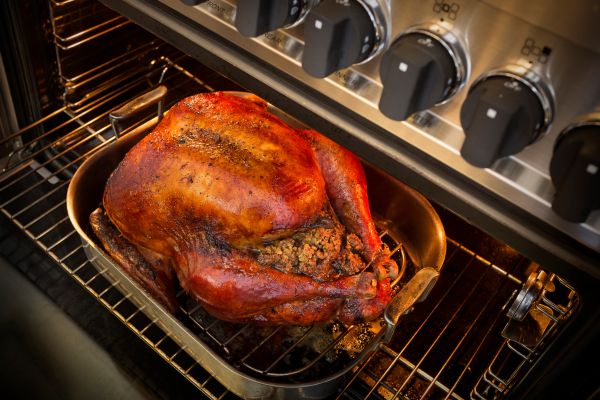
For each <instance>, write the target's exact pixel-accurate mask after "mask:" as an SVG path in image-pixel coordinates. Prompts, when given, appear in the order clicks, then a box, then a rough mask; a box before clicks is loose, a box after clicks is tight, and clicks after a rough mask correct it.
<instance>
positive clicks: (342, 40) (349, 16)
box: [302, 0, 376, 78]
mask: <svg viewBox="0 0 600 400" xmlns="http://www.w3.org/2000/svg"><path fill="white" fill-rule="evenodd" d="M375 37H376V29H375V26H374V25H373V21H372V19H371V16H370V15H369V12H368V11H367V9H366V8H365V7H363V5H362V4H361V3H359V2H357V1H356V0H349V1H344V2H338V1H334V0H326V1H324V2H322V3H320V4H319V5H318V6H317V7H315V8H313V9H312V10H311V11H310V12H309V13H308V15H307V16H306V21H305V22H304V41H305V45H304V53H303V55H302V67H303V68H304V70H305V71H306V72H308V73H309V74H311V75H313V76H315V77H318V78H323V77H326V76H327V75H329V74H331V73H332V72H334V71H337V70H339V69H342V68H346V67H349V66H350V65H352V64H356V63H359V62H361V61H364V60H365V59H367V58H368V57H369V56H370V55H371V53H372V51H373V48H374V46H375Z"/></svg>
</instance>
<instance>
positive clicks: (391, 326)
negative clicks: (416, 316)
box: [383, 267, 440, 343]
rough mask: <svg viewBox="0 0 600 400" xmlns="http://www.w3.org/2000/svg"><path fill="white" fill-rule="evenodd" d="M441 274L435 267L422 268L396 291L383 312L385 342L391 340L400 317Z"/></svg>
mask: <svg viewBox="0 0 600 400" xmlns="http://www.w3.org/2000/svg"><path fill="white" fill-rule="evenodd" d="M439 275H440V274H439V271H437V270H436V269H434V268H429V267H426V268H422V269H420V270H419V271H417V273H416V274H415V275H414V276H413V277H412V278H411V280H410V281H408V282H407V283H406V284H405V285H404V286H402V288H401V289H400V291H399V292H398V293H396V295H395V296H394V298H393V299H392V301H391V302H390V304H388V306H387V307H386V309H385V312H384V314H383V316H384V318H385V322H386V324H387V327H386V332H385V337H384V338H383V340H384V342H386V343H387V342H389V341H390V339H391V338H392V336H393V335H394V331H395V330H396V325H397V324H398V320H399V319H400V317H401V316H402V315H403V314H405V313H406V312H407V311H408V310H410V308H411V307H412V306H413V305H414V304H415V303H416V302H418V301H421V300H422V299H423V298H424V297H425V296H427V295H428V294H429V291H430V290H431V288H433V286H434V285H435V283H436V282H437V278H438V276H439Z"/></svg>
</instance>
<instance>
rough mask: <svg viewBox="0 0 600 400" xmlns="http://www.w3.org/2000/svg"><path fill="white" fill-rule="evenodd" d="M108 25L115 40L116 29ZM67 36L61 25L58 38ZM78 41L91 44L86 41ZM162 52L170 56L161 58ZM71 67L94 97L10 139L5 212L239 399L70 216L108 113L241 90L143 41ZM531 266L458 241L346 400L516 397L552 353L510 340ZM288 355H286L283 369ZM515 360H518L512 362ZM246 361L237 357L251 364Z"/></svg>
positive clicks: (156, 338) (185, 367)
mask: <svg viewBox="0 0 600 400" xmlns="http://www.w3.org/2000/svg"><path fill="white" fill-rule="evenodd" d="M72 3H77V1H70V0H68V1H62V2H59V1H55V0H53V1H52V5H51V6H52V7H54V8H57V7H58V8H60V7H63V6H70V5H72ZM83 3H86V2H83ZM106 18H108V20H110V18H111V17H110V15H107V16H106ZM119 23H120V22H119ZM99 24H100V25H102V22H99ZM102 26H103V27H105V28H106V29H107V30H109V31H110V32H112V31H113V30H112V29H110V28H109V26H110V25H109V24H107V25H102ZM126 26H128V24H123V26H121V27H120V28H119V29H124V28H125V27H126ZM98 29H104V28H98ZM94 32H95V30H92V29H90V30H89V32H88V33H89V35H90V36H89V40H94V37H95V36H94V35H95V33H94ZM59 33H60V31H59V30H58V25H57V26H56V27H55V34H56V35H58V34H59ZM107 34H108V33H107ZM72 36H73V35H71V37H72ZM77 37H78V38H80V39H81V40H86V39H85V35H79V36H77ZM57 39H58V38H57ZM61 42H67V41H64V40H61ZM73 44H74V43H70V44H68V45H64V44H63V45H61V46H58V48H59V49H60V50H61V51H62V50H63V49H62V47H64V46H66V47H69V46H71V47H70V48H71V49H72V48H78V47H79V46H73ZM82 45H83V44H82ZM57 51H58V50H57ZM161 53H162V54H168V55H169V57H164V56H160V55H159V54H161ZM61 57H62V56H61ZM141 60H142V61H143V62H141ZM134 65H135V66H136V68H133V66H134ZM67 69H68V68H65V69H64V70H63V74H62V75H61V77H62V78H63V80H64V81H63V82H64V85H65V92H66V93H67V94H68V92H69V88H70V87H72V86H76V85H80V86H81V87H82V88H83V89H82V90H84V91H85V93H83V94H81V95H80V96H79V97H78V98H77V99H76V100H73V99H72V98H69V96H68V95H66V96H65V106H64V107H62V108H60V109H58V110H56V111H54V112H52V113H50V114H48V115H46V116H45V117H44V118H42V119H40V120H39V121H37V122H36V123H34V124H32V125H30V126H27V127H25V128H23V129H21V130H20V131H19V132H15V133H14V134H12V135H10V136H9V137H7V138H6V139H4V142H3V144H4V143H7V142H14V143H15V147H16V148H15V150H14V151H13V152H12V153H11V154H10V155H9V156H8V157H7V158H6V159H5V160H3V164H1V166H2V173H1V175H0V210H1V211H2V213H3V214H4V215H5V216H6V217H7V218H9V219H10V220H11V221H12V222H13V223H14V224H15V225H17V226H18V227H19V228H20V229H21V230H22V231H23V232H25V233H26V234H27V235H28V236H29V237H30V238H31V240H32V241H34V242H35V243H36V244H37V245H38V246H39V247H40V248H41V249H42V250H43V251H44V252H46V253H47V254H48V255H49V256H50V257H51V258H52V259H53V260H54V261H55V262H56V263H57V264H58V265H59V266H60V267H62V269H63V270H64V271H65V273H66V274H68V275H69V276H71V277H72V278H73V279H74V280H75V281H77V282H78V283H79V284H80V285H81V286H82V287H83V288H85V290H86V291H87V292H88V293H89V294H90V295H91V296H93V297H94V298H96V299H97V300H98V301H99V302H100V303H101V304H102V305H103V306H104V307H105V308H106V309H107V310H108V311H109V312H110V313H112V314H113V315H114V316H115V317H116V318H118V319H119V320H120V321H121V322H122V323H123V324H124V325H126V326H127V327H128V328H129V329H130V330H131V331H133V332H134V333H135V334H136V335H137V336H138V337H139V338H140V339H141V340H142V341H144V342H145V343H146V344H147V345H148V346H150V347H151V348H152V349H154V350H155V351H156V352H157V353H158V354H159V355H160V356H161V357H162V358H163V359H164V360H165V361H166V362H168V363H169V364H170V365H171V366H172V367H173V368H175V369H176V370H177V371H178V372H179V373H181V374H182V375H183V376H185V377H186V378H187V379H188V380H189V381H190V382H192V383H193V384H194V385H195V386H196V387H197V388H198V389H199V390H200V391H201V392H202V393H204V394H205V395H206V396H208V397H209V398H211V399H233V398H237V397H236V396H235V395H234V394H233V393H232V392H230V391H229V390H228V389H227V388H226V387H224V386H223V385H222V384H221V383H219V382H218V381H217V380H216V379H215V378H213V377H212V376H211V375H210V374H209V373H208V372H207V371H206V370H205V369H203V368H202V367H201V366H200V365H199V364H198V363H196V362H195V361H194V358H193V357H192V356H191V355H190V354H189V353H188V351H187V349H186V348H185V347H181V346H179V345H178V344H177V343H176V342H175V341H174V340H173V339H172V337H171V333H170V332H169V331H167V330H165V329H164V328H163V327H161V326H159V324H158V323H157V322H158V321H157V320H155V319H151V318H148V317H147V316H146V315H145V313H144V306H143V305H142V306H136V305H135V304H134V302H132V301H131V295H130V294H126V293H125V294H124V293H122V292H121V291H120V290H119V289H118V282H116V283H111V280H109V279H108V278H107V276H106V274H105V272H106V271H97V270H96V268H95V267H94V266H93V265H92V264H91V263H90V261H89V260H88V259H87V257H86V255H85V253H84V249H83V245H82V244H81V242H80V240H79V237H78V235H77V234H76V231H75V230H74V228H73V227H72V226H71V224H70V221H69V218H68V216H67V210H66V191H67V187H68V184H69V181H70V178H71V176H72V174H73V172H74V171H75V170H76V168H77V167H78V165H80V164H81V162H82V161H83V160H84V159H86V158H87V157H89V156H90V155H91V154H94V153H95V152H96V151H98V150H99V149H101V148H103V147H105V146H109V145H110V143H112V142H113V141H114V140H115V135H114V132H113V131H112V129H111V127H110V124H109V122H108V113H109V112H110V111H111V110H113V109H116V108H118V107H120V106H121V105H123V104H125V103H126V102H127V101H129V100H130V99H132V98H134V97H136V96H138V95H140V94H142V93H145V92H146V91H148V90H149V89H151V88H152V87H153V86H154V85H155V84H156V83H157V82H158V81H159V80H162V81H163V83H166V84H167V85H168V86H169V94H168V98H167V104H169V103H172V102H173V101H175V100H178V99H180V98H181V97H183V96H185V95H186V94H191V93H198V92H204V91H212V90H215V89H218V90H235V89H239V88H238V87H236V86H235V85H234V84H232V83H230V82H228V81H226V80H224V79H223V78H222V77H220V76H218V75H217V74H216V73H214V72H213V71H210V70H208V69H206V68H204V67H203V66H201V65H199V64H198V63H197V62H196V61H194V60H191V59H189V58H188V57H186V56H184V55H181V54H177V52H176V51H174V50H172V49H169V48H168V46H165V45H164V44H162V43H159V42H155V41H151V42H146V43H142V44H140V46H139V47H135V48H133V49H130V52H129V53H127V54H123V55H116V56H114V57H112V58H110V59H107V60H105V61H103V62H102V63H100V64H92V66H90V68H89V69H87V70H84V71H79V72H77V73H76V74H72V75H68V74H66V70H67ZM82 82H86V83H85V84H84V83H82ZM90 88H92V89H90ZM139 123H141V121H140V122H138V123H137V124H134V125H133V127H135V126H137V125H138V124H139ZM32 132H35V135H33V138H29V139H28V140H24V141H22V142H21V141H20V139H21V138H24V137H29V136H32V135H30V134H31V133H32ZM39 132H41V133H39ZM449 218H450V217H449ZM448 232H451V231H450V230H448ZM475 247H477V245H476V246H475ZM531 266H532V265H531V263H530V262H529V260H527V259H526V258H524V257H522V256H521V255H519V254H516V253H515V252H514V251H512V250H511V249H508V248H506V247H505V246H502V245H501V244H497V243H496V244H495V245H494V248H493V249H492V250H488V249H485V248H481V249H480V248H476V249H475V250H472V249H470V248H469V247H468V246H466V245H464V244H462V243H461V242H459V241H456V240H453V239H451V238H448V251H447V257H446V261H445V265H444V267H443V273H442V275H441V276H440V279H439V281H438V283H437V285H436V286H435V288H434V290H433V291H432V293H431V294H430V295H429V297H428V298H427V300H426V301H425V302H423V303H421V304H419V305H418V306H417V307H416V309H415V310H414V311H413V312H412V313H410V314H408V315H406V316H405V317H404V318H403V319H402V320H401V323H400V325H399V326H398V329H397V331H396V334H395V336H394V337H393V339H392V341H391V342H390V343H388V344H385V345H381V346H379V347H378V348H377V350H376V351H375V352H373V353H372V354H371V355H370V356H369V357H368V359H367V360H366V361H365V362H363V363H362V364H361V365H359V366H357V367H356V368H355V370H354V371H353V372H352V376H351V377H350V379H349V380H348V381H347V383H346V384H345V386H344V387H342V388H340V391H339V393H338V394H337V398H386V399H393V398H409V399H412V398H421V399H423V398H444V399H449V398H452V399H463V398H469V397H471V398H496V397H498V396H500V395H501V394H503V393H505V392H506V391H507V390H509V389H510V387H511V385H512V384H513V383H514V382H515V381H516V380H517V379H518V376H519V375H518V374H519V373H523V372H524V368H523V366H525V365H526V364H527V363H528V362H529V361H530V360H531V359H533V358H534V357H535V356H536V355H537V354H539V351H540V347H539V346H536V347H533V348H529V347H526V346H522V345H519V344H518V343H515V342H514V341H511V340H509V339H505V338H503V337H502V335H501V331H502V329H503V327H504V326H505V325H506V323H507V321H508V318H507V316H506V308H507V307H508V305H509V304H510V303H511V302H512V301H513V299H514V298H515V295H516V293H517V292H518V290H519V289H520V288H521V286H522V284H523V282H522V277H523V276H525V275H524V274H525V273H526V271H527V270H528V269H530V268H531ZM552 279H553V280H555V282H556V284H557V286H558V285H559V284H560V285H563V286H566V287H567V288H568V284H567V283H566V282H563V281H562V280H560V279H559V278H558V277H552ZM570 293H573V292H572V291H571V292H570ZM572 300H573V299H570V301H569V302H568V303H567V305H563V304H562V303H560V302H558V301H555V300H552V299H550V298H546V300H545V301H544V300H543V301H542V302H543V303H545V304H550V308H551V309H553V310H554V311H553V312H549V313H548V311H547V308H544V307H542V310H543V311H544V312H546V313H548V314H549V316H550V317H551V322H550V324H549V327H550V328H547V329H546V331H545V334H544V335H545V336H544V337H545V338H548V339H549V338H551V336H552V332H553V331H555V330H556V329H555V328H556V327H557V326H558V325H560V324H561V323H562V322H563V320H564V319H565V318H566V317H568V315H569V313H570V312H571V311H572V309H573V308H574V307H575V306H576V304H577V302H576V301H572ZM183 304H184V309H183V311H184V312H185V314H187V315H188V316H193V317H194V318H191V319H190V321H189V322H190V323H191V324H198V323H199V322H198V321H203V318H204V317H196V315H195V314H197V313H201V312H202V310H199V309H198V308H197V307H196V306H194V305H191V306H189V305H187V306H186V302H183ZM186 307H187V308H186ZM219 325H220V322H219V321H216V320H214V319H209V320H205V321H204V322H203V323H202V324H201V325H200V326H197V327H196V331H197V332H198V334H203V335H206V336H208V337H209V338H210V339H211V340H214V341H215V342H216V343H218V344H219V345H220V346H222V347H223V348H224V351H227V350H226V349H227V346H228V345H229V344H230V343H232V342H233V341H235V340H236V338H237V337H238V336H241V335H243V334H244V329H245V328H244V326H242V327H240V328H239V329H237V330H234V331H224V330H223V329H222V327H219ZM272 336H273V335H271V334H267V335H265V337H264V340H262V341H260V342H259V344H258V345H257V346H256V347H255V348H254V349H250V352H249V353H256V352H258V351H261V350H260V346H261V345H263V344H264V343H268V340H269V338H270V337H272ZM543 343H544V341H542V344H543ZM288 354H289V353H286V354H282V355H279V356H276V357H275V358H276V359H275V360H274V361H277V358H284V357H285V356H286V355H288ZM515 357H516V358H517V360H516V361H514V360H509V359H512V358H515ZM246 361H247V360H246V359H240V360H237V362H238V363H239V364H240V365H243V364H244V363H245V362H246ZM246 367H248V365H246ZM250 369H252V368H250ZM271 370H272V367H271V366H267V369H266V370H265V369H263V370H261V371H255V372H256V373H258V374H259V375H260V374H263V375H264V374H268V373H269V371H271Z"/></svg>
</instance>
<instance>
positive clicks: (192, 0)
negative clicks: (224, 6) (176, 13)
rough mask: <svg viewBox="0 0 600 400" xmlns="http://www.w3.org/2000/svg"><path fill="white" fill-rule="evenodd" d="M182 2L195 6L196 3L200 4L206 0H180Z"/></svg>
mask: <svg viewBox="0 0 600 400" xmlns="http://www.w3.org/2000/svg"><path fill="white" fill-rule="evenodd" d="M181 2H182V3H183V4H187V5H188V6H197V5H198V4H202V3H204V2H206V0H181Z"/></svg>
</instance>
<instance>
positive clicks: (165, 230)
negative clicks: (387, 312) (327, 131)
mask: <svg viewBox="0 0 600 400" xmlns="http://www.w3.org/2000/svg"><path fill="white" fill-rule="evenodd" d="M103 208H104V210H102V209H98V210H96V211H95V212H94V213H92V215H91V216H90V223H91V226H92V229H93V230H94V232H95V234H96V236H97V237H98V238H99V239H100V242H101V243H102V244H103V246H104V248H105V249H106V251H107V252H108V253H109V254H110V255H111V256H112V257H113V258H114V259H115V261H117V263H119V264H120V265H121V266H122V267H123V268H124V269H125V270H126V271H127V272H128V273H129V274H130V275H131V276H132V277H134V279H136V280H137V281H138V282H139V283H140V284H141V285H142V286H143V287H145V288H146V290H148V291H149V293H150V294H151V295H152V296H153V297H154V298H156V299H157V300H159V301H160V302H162V303H163V304H164V305H166V306H167V307H168V308H169V309H171V310H175V309H176V302H175V300H174V299H175V297H174V287H175V282H174V279H177V280H178V281H179V284H180V285H181V287H182V288H183V289H184V290H185V291H186V292H187V293H188V294H189V295H190V296H192V297H193V298H195V299H196V300H197V301H199V302H200V303H201V304H202V305H203V306H204V307H205V309H206V310H207V311H208V312H210V313H212V314H213V315H215V316H216V317H218V318H221V319H224V320H228V321H233V322H257V323H263V324H310V323H314V322H324V321H328V320H331V319H334V318H336V319H339V320H341V321H342V322H346V323H355V322H359V321H364V320H372V319H374V318H376V317H377V316H379V315H380V314H381V312H382V311H383V309H384V308H385V306H386V305H387V304H388V303H389V301H390V291H391V289H390V279H391V278H393V277H394V276H395V274H396V273H397V266H396V265H395V262H394V261H393V260H391V259H390V254H389V250H388V248H387V247H386V246H385V245H384V244H382V243H381V240H380V239H379V236H378V234H377V231H376V230H375V225H374V223H373V220H372V218H371V213H370V210H369V202H368V197H367V190H366V181H365V176H364V171H363V169H362V165H361V163H360V162H359V160H358V159H357V158H356V156H354V155H353V154H352V153H350V152H349V151H347V150H345V149H344V148H342V147H341V146H339V145H337V144H335V143H334V142H333V141H331V140H329V139H327V138H326V137H324V136H323V135H321V134H319V133H317V132H314V131H309V130H295V129H293V128H291V127H289V126H288V125H287V124H285V123H284V122H283V121H282V120H281V119H279V118H278V117H276V116H274V115H272V114H271V113H269V112H268V110H267V103H266V102H264V101H263V100H262V99H260V98H258V97H256V96H253V95H247V96H236V95H233V94H228V93H226V92H215V93H207V94H198V95H195V96H191V97H188V98H185V99H183V100H181V101H180V102H178V103H177V104H175V105H174V106H173V107H172V108H171V109H170V110H169V112H168V113H167V114H166V115H165V117H164V118H163V120H162V121H161V122H160V123H159V124H158V125H157V127H156V128H155V129H154V130H153V131H152V132H151V133H150V134H148V135H147V136H146V137H145V138H144V139H142V140H141V141H140V142H139V143H137V144H136V145H135V146H134V147H133V148H132V149H131V150H130V151H129V152H128V153H127V155H126V156H125V158H124V159H123V160H122V161H121V163H120V164H119V166H118V167H117V168H116V169H115V171H114V172H113V173H112V175H111V176H110V178H109V179H108V181H107V183H106V187H105V191H104V196H103ZM107 225H114V227H116V229H114V227H112V226H107ZM117 230H118V231H117ZM144 261H145V262H144Z"/></svg>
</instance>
